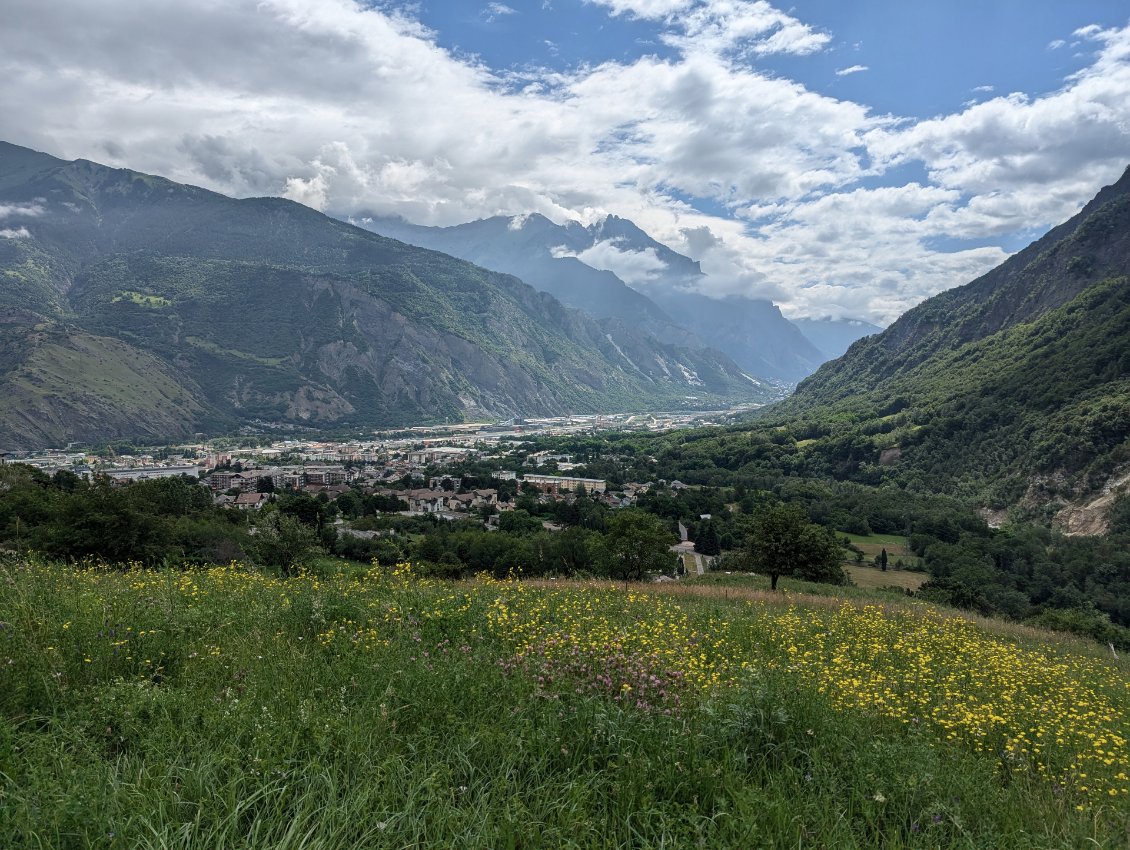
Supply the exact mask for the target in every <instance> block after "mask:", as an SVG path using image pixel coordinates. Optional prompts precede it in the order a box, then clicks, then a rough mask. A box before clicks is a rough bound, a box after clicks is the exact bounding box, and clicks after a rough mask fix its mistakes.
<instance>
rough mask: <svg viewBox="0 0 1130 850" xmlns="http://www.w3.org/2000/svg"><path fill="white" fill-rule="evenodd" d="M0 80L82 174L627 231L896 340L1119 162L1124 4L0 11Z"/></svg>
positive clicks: (740, 282)
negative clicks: (907, 320)
mask: <svg viewBox="0 0 1130 850" xmlns="http://www.w3.org/2000/svg"><path fill="white" fill-rule="evenodd" d="M0 78H2V79H3V80H4V82H3V84H2V85H0V139H3V140H5V141H9V142H13V143H16V144H22V145H26V146H28V147H32V148H36V149H38V150H42V151H46V152H48V153H51V154H54V155H56V156H60V157H63V158H66V159H73V158H86V159H91V160H94V161H97V162H103V163H106V164H109V165H114V166H120V167H128V168H133V169H136V170H139V171H146V172H151V173H156V174H161V175H164V176H166V177H169V178H171V179H173V180H178V181H181V182H186V183H192V184H195V185H201V186H205V187H207V188H210V189H214V190H217V191H221V192H224V193H227V194H232V195H236V196H240V197H246V196H258V195H276V196H284V197H288V198H291V199H293V200H296V201H299V202H301V203H304V204H308V205H309V206H312V207H315V208H317V209H320V210H323V211H326V212H328V213H331V214H335V215H339V216H361V215H365V214H381V215H400V216H402V217H404V218H406V219H408V220H409V221H413V222H416V223H420V224H432V225H449V224H456V223H461V222H464V221H470V220H473V219H477V218H483V217H486V216H491V215H500V214H501V215H522V214H526V213H530V212H539V213H542V214H544V215H547V216H549V217H550V218H552V219H554V220H555V221H558V222H564V221H566V220H569V219H576V220H580V221H583V222H586V223H589V222H592V221H596V220H599V219H600V218H601V217H602V216H604V215H608V214H615V215H618V216H621V217H624V218H628V219H631V220H632V221H634V222H635V223H636V224H638V225H639V226H640V227H642V228H643V229H644V230H646V231H647V232H648V233H650V234H651V235H652V236H653V237H655V238H656V239H658V240H659V241H661V242H663V243H665V244H667V245H669V246H670V247H672V248H673V249H675V250H676V251H679V252H680V253H683V254H686V255H688V256H691V257H692V258H694V259H696V260H699V261H700V263H701V264H702V268H703V270H704V271H705V272H706V273H707V276H706V277H705V278H704V279H703V280H702V281H701V282H700V284H699V285H700V286H701V287H702V288H703V289H704V291H706V292H708V294H714V295H719V296H722V295H735V294H736V295H745V296H749V297H758V298H771V299H772V300H773V301H775V302H776V303H778V304H779V305H780V306H781V308H782V310H783V311H784V312H785V314H786V315H788V316H790V317H814V318H821V317H832V318H860V319H867V320H870V321H874V322H878V323H880V324H885V323H888V322H890V321H892V320H893V319H895V318H896V317H897V316H898V315H900V314H901V313H902V312H904V311H905V310H907V309H908V308H910V307H912V306H914V305H915V304H917V303H918V302H920V301H922V300H923V299H924V298H927V297H929V296H930V295H933V294H935V293H937V292H940V291H942V290H944V289H948V288H950V287H953V286H958V285H961V284H963V283H966V282H968V281H970V280H972V279H974V278H975V277H977V276H978V275H979V274H981V273H983V272H985V271H987V270H988V269H990V268H992V267H993V266H995V265H997V264H999V263H1000V262H1001V261H1003V260H1004V259H1005V258H1006V257H1007V256H1008V255H1009V254H1010V253H1013V252H1015V251H1017V250H1019V249H1020V248H1022V247H1024V245H1026V244H1028V243H1029V242H1031V241H1032V240H1033V239H1035V238H1037V237H1038V236H1040V235H1041V234H1042V233H1044V232H1046V231H1047V230H1048V229H1049V228H1050V227H1052V226H1054V225H1056V224H1058V223H1059V222H1061V221H1063V220H1065V219H1067V218H1068V217H1070V216H1071V215H1073V214H1075V213H1076V212H1078V210H1079V209H1080V208H1081V207H1082V206H1083V204H1084V203H1086V202H1087V201H1088V200H1089V199H1090V198H1091V197H1093V196H1094V194H1095V193H1096V192H1097V191H1098V190H1099V189H1100V188H1101V187H1102V186H1104V185H1107V184H1110V183H1112V182H1114V181H1115V180H1117V179H1118V178H1119V177H1120V176H1121V174H1122V172H1123V171H1124V169H1125V168H1126V167H1127V165H1128V164H1130V6H1128V5H1127V4H1126V3H1124V2H1112V0H1101V1H1100V0H1073V2H1070V3H1067V2H1059V0H1028V2H1014V0H982V2H972V0H916V2H907V0H897V1H896V0H872V2H866V3H849V2H843V0H813V1H812V2H808V1H807V0H798V2H795V3H792V4H790V5H787V6H786V5H780V6H774V5H771V4H770V3H768V2H764V0H528V2H518V0H511V2H508V3H503V2H480V0H416V2H399V0H366V2H358V0H147V2H145V3H140V2H138V0H100V2H98V3H91V2H89V0H53V1H52V2H51V3H46V4H45V3H43V2H42V0H5V2H4V19H3V24H2V26H0ZM33 227H34V222H17V221H14V220H9V221H3V220H0V228H3V229H2V230H0V236H2V237H3V238H20V236H21V234H24V233H26V232H29V228H33ZM589 255H590V256H591V257H593V258H597V257H599V258H600V259H599V262H600V263H601V264H602V265H603V266H604V267H606V268H610V269H612V270H613V271H617V270H622V271H623V272H624V274H625V276H629V275H630V274H632V273H634V274H635V275H636V279H635V280H634V281H633V282H634V283H636V284H637V285H640V286H643V287H646V285H647V282H648V279H649V278H648V274H647V272H646V270H647V269H652V271H653V272H654V270H655V260H656V258H655V257H654V256H641V255H639V254H634V253H633V252H632V251H631V249H630V248H629V247H628V246H625V245H622V244H617V243H608V244H603V245H600V246H597V250H594V251H591V252H590V254H589ZM593 261H594V262H597V260H595V259H594V260H593ZM640 269H644V270H645V272H642V273H641V272H640V271H639V270H640ZM632 270H634V272H633V271H632Z"/></svg>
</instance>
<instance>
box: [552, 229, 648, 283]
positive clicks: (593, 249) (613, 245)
mask: <svg viewBox="0 0 1130 850" xmlns="http://www.w3.org/2000/svg"><path fill="white" fill-rule="evenodd" d="M553 256H555V257H576V258H577V259H578V260H580V261H581V262H582V263H584V264H585V265H587V266H592V267H593V268H594V269H601V270H602V271H610V272H612V273H613V274H615V275H616V276H617V277H618V278H620V280H622V281H624V282H625V283H627V284H629V285H631V286H646V285H647V284H648V283H650V282H651V281H653V280H655V279H656V278H657V277H658V276H659V275H660V274H661V273H662V272H664V271H666V269H667V264H666V263H665V262H663V260H661V259H660V258H659V255H658V254H657V253H656V250H655V248H644V249H643V250H641V251H636V250H632V249H630V248H621V247H620V240H618V239H604V240H602V241H599V242H596V243H595V244H593V245H591V246H590V247H588V248H586V249H585V250H583V251H580V252H573V251H570V250H568V249H567V248H565V247H560V248H556V249H554V251H553Z"/></svg>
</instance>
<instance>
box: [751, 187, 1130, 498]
mask: <svg viewBox="0 0 1130 850" xmlns="http://www.w3.org/2000/svg"><path fill="white" fill-rule="evenodd" d="M1128 272H1130V174H1128V175H1127V176H1124V177H1123V178H1122V180H1120V181H1119V183H1118V184H1116V185H1115V186H1112V187H1107V188H1106V189H1104V190H1103V191H1102V192H1101V193H1100V194H1099V195H1098V197H1097V198H1096V199H1095V200H1094V201H1092V202H1091V203H1090V204H1088V205H1087V207H1086V208H1085V209H1084V210H1083V212H1081V213H1080V214H1079V215H1078V216H1076V217H1075V218H1073V219H1072V220H1071V221H1069V222H1067V223H1065V224H1063V225H1061V226H1060V227H1057V228H1055V229H1054V230H1052V231H1051V232H1050V233H1049V234H1048V235H1047V236H1045V237H1044V238H1043V239H1041V240H1039V241H1038V242H1036V243H1034V244H1033V245H1032V246H1030V247H1029V248H1027V249H1025V250H1024V251H1022V252H1020V253H1019V254H1017V255H1016V256H1015V257H1013V258H1011V259H1009V260H1008V261H1007V262H1005V263H1004V264H1003V265H1001V266H1000V267H999V268H997V269H994V270H993V271H992V272H990V273H989V274H987V275H985V276H984V277H982V278H980V279H978V280H977V281H974V282H973V283H971V284H969V285H967V286H964V287H959V288H958V289H955V290H951V291H949V292H945V293H943V294H942V295H939V296H936V297H935V298H931V299H929V300H928V301H926V302H924V303H923V304H922V305H920V306H919V307H916V308H915V309H913V310H911V311H910V312H908V313H907V314H906V315H905V316H904V317H903V318H901V319H900V320H899V321H898V322H896V323H895V324H894V325H892V326H891V327H890V328H888V329H887V331H885V332H884V333H882V334H879V335H876V336H873V337H868V338H866V339H864V340H861V341H860V342H858V343H856V344H855V345H853V346H852V347H851V348H850V349H849V351H848V352H847V354H845V355H844V356H843V357H842V358H841V359H839V360H837V361H834V362H832V363H830V364H827V365H825V366H824V367H822V368H821V369H820V371H819V372H817V373H816V374H815V375H814V376H812V377H811V378H809V379H808V380H806V381H805V382H803V383H802V384H801V385H800V387H799V388H798V390H797V392H796V394H795V396H793V397H792V398H790V399H788V400H787V401H785V402H783V403H781V404H780V405H777V406H775V407H774V408H772V409H771V410H770V411H768V413H767V415H768V417H769V418H770V420H771V421H774V422H781V423H788V424H789V428H790V430H791V431H792V432H793V433H795V434H796V435H797V436H798V438H799V439H800V440H802V441H803V442H804V445H803V446H802V448H803V449H805V450H806V451H808V452H809V453H812V454H820V453H821V452H827V451H828V449H829V441H837V440H838V441H840V442H841V443H842V442H843V441H844V440H847V441H849V442H851V443H852V445H851V449H850V452H849V455H850V457H846V458H845V457H843V456H838V458H837V460H838V461H839V462H842V463H841V466H840V471H841V473H842V474H844V475H847V476H848V477H851V476H853V475H855V476H860V477H862V478H871V479H875V478H877V477H878V478H881V477H884V476H887V477H891V476H894V477H896V478H899V479H900V480H903V481H917V482H919V483H921V484H922V485H924V486H926V487H929V488H930V489H933V490H936V491H948V492H958V493H962V494H964V495H967V496H971V497H975V498H980V499H982V500H983V501H984V502H986V503H990V504H993V505H996V506H998V507H1003V506H1006V505H1009V504H1015V503H1016V502H1017V501H1019V500H1020V499H1021V498H1022V497H1023V496H1024V495H1025V494H1026V493H1028V494H1029V495H1031V496H1032V497H1033V498H1035V499H1037V500H1038V499H1043V500H1045V501H1046V500H1047V499H1048V498H1051V497H1053V496H1057V495H1058V496H1062V497H1072V496H1077V495H1080V494H1085V493H1087V492H1090V491H1093V490H1095V489H1096V488H1098V487H1101V486H1102V485H1103V483H1105V481H1106V480H1107V479H1108V478H1109V477H1110V475H1111V474H1112V473H1114V472H1115V471H1116V470H1118V469H1120V468H1122V466H1123V465H1125V464H1126V463H1127V462H1130V442H1128V439H1130V279H1128V277H1127V273H1128ZM880 464H882V465H883V468H880Z"/></svg>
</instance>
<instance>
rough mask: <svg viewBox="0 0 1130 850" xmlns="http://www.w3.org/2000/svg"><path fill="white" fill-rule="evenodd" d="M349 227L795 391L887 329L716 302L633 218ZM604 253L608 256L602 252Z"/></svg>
mask: <svg viewBox="0 0 1130 850" xmlns="http://www.w3.org/2000/svg"><path fill="white" fill-rule="evenodd" d="M349 220H350V221H352V222H354V223H356V224H358V225H360V226H362V227H365V228H367V229H369V230H372V231H374V232H376V233H380V234H382V235H385V236H390V237H392V238H395V239H400V240H402V241H404V242H408V243H411V244H413V245H420V246H423V247H426V248H432V249H434V250H437V251H443V252H444V253H446V254H451V255H453V256H456V257H461V258H462V259H465V260H469V261H470V262H473V263H475V264H477V265H480V266H483V267H485V268H489V269H494V270H496V271H502V272H508V273H510V274H513V275H516V276H517V277H520V278H521V279H522V280H524V281H525V282H526V283H529V284H530V285H531V286H534V287H535V288H537V289H540V290H541V291H543V292H548V293H550V294H551V295H553V296H554V297H555V298H557V299H558V300H559V301H561V302H562V303H563V304H567V305H569V306H570V307H576V308H577V309H579V310H584V311H585V312H586V313H588V314H589V315H591V316H594V317H596V318H600V319H606V318H615V319H618V320H620V321H623V322H625V323H627V324H628V325H629V326H631V327H632V328H634V329H635V330H637V331H639V332H640V333H643V334H645V335H648V336H652V337H655V338H657V339H662V340H668V341H671V342H674V343H677V344H678V345H681V346H686V347H688V348H692V349H705V348H706V347H707V343H706V342H704V340H709V345H710V346H713V347H715V348H717V349H719V350H721V351H722V352H723V353H725V354H726V355H728V356H729V357H731V358H732V359H733V360H734V361H735V362H736V363H737V364H738V365H739V366H741V367H742V369H744V370H746V371H747V372H748V373H749V374H751V375H757V376H761V377H765V378H769V379H771V380H773V381H776V382H778V383H780V384H782V385H790V386H791V385H792V384H795V383H796V382H797V381H799V380H801V379H802V378H804V377H805V376H807V375H809V374H811V373H812V372H813V371H814V370H815V369H816V368H817V367H818V366H819V365H820V364H821V363H823V362H825V361H826V360H828V359H830V358H832V357H838V356H839V355H840V354H842V353H843V352H844V350H846V348H847V347H848V345H850V344H851V343H852V342H854V341H855V340H856V339H859V338H860V337H862V336H864V335H866V334H869V333H875V332H877V331H879V330H880V328H878V327H877V326H875V325H871V324H869V323H867V322H862V321H858V320H855V321H852V320H846V321H844V320H840V321H830V320H815V319H809V320H804V322H805V324H804V326H803V329H802V327H798V325H797V324H794V323H792V322H790V321H789V320H788V319H786V318H785V317H784V316H783V315H782V314H781V311H780V309H779V308H778V307H777V306H776V305H774V304H773V303H772V302H771V301H768V300H766V299H756V298H741V297H724V298H714V297H709V296H707V295H705V294H704V293H703V292H702V291H701V290H702V287H703V285H704V283H705V282H706V276H705V275H704V274H703V272H702V269H701V267H700V266H699V264H698V263H697V262H696V261H694V260H692V259H690V258H689V257H686V256H683V255H682V254H679V253H677V252H676V251H673V250H672V249H670V248H669V247H667V246H666V245H663V244H662V243H660V242H657V241H656V240H654V239H652V238H651V237H650V236H649V235H648V234H647V233H645V232H644V231H643V230H641V229H640V228H639V227H637V226H636V225H635V224H633V223H632V222H631V221H628V220H627V219H624V218H619V217H617V216H606V217H605V218H603V219H601V220H600V221H597V222H595V223H593V224H590V225H584V224H581V223H580V222H577V221H569V222H566V223H565V224H556V223H554V222H553V221H550V220H549V219H548V218H546V217H545V216H542V215H539V214H536V213H535V214H531V215H525V216H496V217H493V218H487V219H480V220H478V221H472V222H468V223H466V224H460V225H455V226H451V227H424V226H420V225H416V224H410V223H408V222H406V221H404V220H403V219H399V218H390V217H381V216H372V215H369V216H366V215H362V216H359V217H351V218H350V219H349ZM601 249H603V251H601ZM594 251H595V252H597V253H603V254H604V255H605V256H606V257H607V256H608V255H613V256H617V255H618V256H621V257H627V258H629V261H631V260H632V259H636V260H639V259H642V260H643V261H644V262H645V263H646V268H645V269H643V270H642V271H641V272H640V274H639V275H638V278H637V277H635V276H633V280H632V283H631V284H629V283H628V282H626V281H625V280H624V279H622V278H621V277H619V276H617V275H616V274H615V273H613V272H612V271H610V270H608V269H602V268H596V267H594V266H593V265H590V263H592V262H597V263H599V260H593V259H591V255H592V253H593V252H594Z"/></svg>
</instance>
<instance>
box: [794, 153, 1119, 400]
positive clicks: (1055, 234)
mask: <svg viewBox="0 0 1130 850" xmlns="http://www.w3.org/2000/svg"><path fill="white" fill-rule="evenodd" d="M1128 259H1130V168H1128V169H1127V171H1126V172H1125V173H1124V174H1123V176H1122V177H1121V179H1119V180H1118V182H1117V183H1115V184H1113V185H1111V186H1107V187H1105V188H1104V189H1103V190H1102V191H1100V192H1099V193H1098V195H1096V196H1095V198H1094V199H1092V200H1091V201H1090V202H1089V203H1088V204H1087V205H1086V206H1085V207H1084V208H1083V209H1082V210H1081V211H1080V212H1079V213H1078V214H1077V215H1075V216H1074V217H1072V218H1071V219H1069V220H1068V221H1066V222H1064V223H1063V224H1061V225H1059V226H1057V227H1055V228H1053V229H1052V230H1050V231H1049V232H1048V233H1047V234H1045V235H1044V236H1043V237H1042V238H1040V239H1038V240H1037V241H1036V242H1033V243H1032V244H1031V245H1029V246H1028V247H1027V248H1025V249H1024V250H1022V251H1020V252H1019V253H1017V254H1016V255H1014V256H1013V257H1010V258H1009V259H1008V260H1006V261H1005V262H1004V263H1002V264H1001V265H999V266H997V267H996V268H994V269H992V270H991V271H989V272H987V273H986V274H984V275H982V276H981V277H979V278H977V280H974V281H973V282H971V283H968V284H966V285H964V286H959V287H957V288H955V289H950V290H947V291H946V292H943V293H941V294H939V295H936V296H934V297H933V298H929V299H927V300H926V301H924V302H923V303H921V304H919V305H918V306H917V307H914V308H913V309H911V310H909V311H907V312H906V313H905V314H904V315H903V316H902V317H900V318H899V319H898V320H897V321H896V322H895V323H894V324H892V325H891V326H890V327H889V328H888V329H887V330H886V331H885V332H883V333H881V334H876V335H874V336H871V337H866V338H864V339H862V340H860V341H859V342H857V343H855V344H854V345H853V346H852V347H851V348H850V349H849V351H848V353H847V355H846V356H845V357H842V358H840V359H839V360H835V361H832V362H831V363H827V364H825V365H824V366H823V367H821V368H820V369H819V370H818V371H817V372H816V374H814V375H812V376H811V377H809V378H808V379H806V380H805V381H803V382H802V383H801V385H800V386H799V387H798V388H797V393H796V396H795V399H794V400H793V401H791V402H790V403H791V404H792V405H796V406H802V407H803V406H809V405H811V404H819V403H825V402H829V401H833V400H835V399H838V398H843V397H844V396H846V395H848V394H850V393H852V392H858V391H859V390H860V389H862V388H865V387H866V388H872V387H875V386H878V385H879V384H880V383H881V382H882V381H883V380H885V379H886V378H889V377H890V376H892V375H894V374H896V373H897V372H899V371H900V370H904V369H906V368H908V367H912V366H914V365H916V364H917V363H921V362H922V361H924V360H926V359H927V358H929V357H930V356H932V355H934V354H936V353H938V352H942V351H947V350H953V349H955V348H958V347H960V346H961V345H964V344H965V343H968V342H973V341H975V340H978V339H983V338H985V337H987V336H991V335H992V334H994V333H997V332H998V331H1001V330H1005V329H1007V328H1010V327H1013V326H1014V325H1017V324H1021V323H1025V322H1030V321H1034V320H1035V319H1038V318H1039V317H1040V316H1041V315H1043V314H1044V313H1046V312H1048V311H1049V310H1054V309H1056V308H1057V307H1060V306H1062V305H1064V304H1066V303H1067V302H1069V301H1071V300H1072V299H1073V298H1074V297H1075V296H1077V295H1078V294H1079V293H1081V292H1082V291H1083V290H1085V289H1086V288H1087V287H1088V286H1090V285H1092V284H1094V283H1097V282H1099V281H1102V280H1105V279H1107V278H1109V277H1111V276H1118V275H1121V274H1125V273H1126V271H1127V268H1128Z"/></svg>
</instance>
